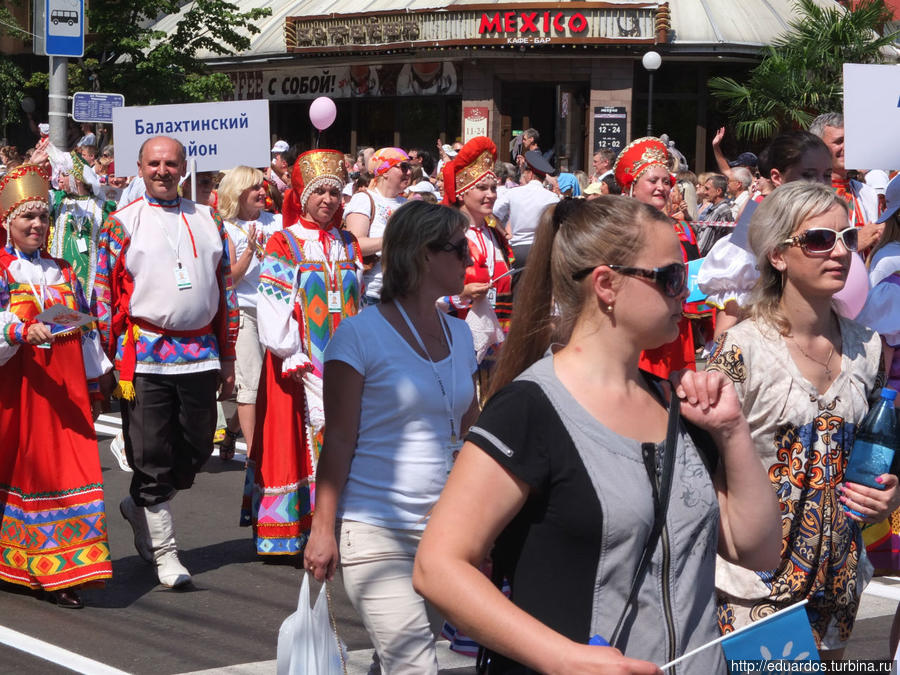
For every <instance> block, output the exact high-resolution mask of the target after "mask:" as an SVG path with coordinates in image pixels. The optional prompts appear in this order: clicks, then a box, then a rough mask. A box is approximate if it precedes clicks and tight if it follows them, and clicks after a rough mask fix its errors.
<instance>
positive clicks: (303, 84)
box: [227, 61, 460, 101]
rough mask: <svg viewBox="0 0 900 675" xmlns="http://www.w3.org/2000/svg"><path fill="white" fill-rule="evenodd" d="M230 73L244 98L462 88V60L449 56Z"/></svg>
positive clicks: (429, 93)
mask: <svg viewBox="0 0 900 675" xmlns="http://www.w3.org/2000/svg"><path fill="white" fill-rule="evenodd" d="M227 75H228V77H230V78H231V81H232V82H233V83H234V98H235V100H238V101H245V100H249V99H256V98H265V99H268V100H270V101H293V100H297V99H310V100H312V99H314V98H318V97H319V96H328V97H330V98H334V99H342V98H358V97H365V96H433V95H450V94H457V93H459V90H460V88H459V77H458V74H457V72H456V66H455V65H454V64H452V63H450V62H449V61H447V62H441V61H432V62H427V63H425V62H416V63H406V64H399V63H395V64H374V65H370V64H365V63H363V64H357V65H354V66H336V67H332V68H281V69H276V70H241V71H235V72H230V73H227Z"/></svg>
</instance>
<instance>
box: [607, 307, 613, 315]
mask: <svg viewBox="0 0 900 675" xmlns="http://www.w3.org/2000/svg"><path fill="white" fill-rule="evenodd" d="M612 311H613V306H612V305H607V306H606V313H607V314H612Z"/></svg>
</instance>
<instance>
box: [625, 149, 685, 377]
mask: <svg viewBox="0 0 900 675" xmlns="http://www.w3.org/2000/svg"><path fill="white" fill-rule="evenodd" d="M613 173H614V174H615V177H616V182H617V183H618V184H619V185H620V186H621V187H622V194H626V195H629V196H631V197H634V198H635V199H637V200H638V201H639V202H643V203H644V204H649V205H650V206H655V207H656V208H657V209H659V210H660V211H662V212H665V209H666V204H667V202H668V199H669V192H671V190H672V173H671V171H670V170H669V151H668V149H667V148H666V145H665V143H663V142H662V141H661V140H659V139H658V138H654V137H652V136H647V137H644V138H638V139H637V140H635V141H632V142H631V143H629V144H628V145H627V146H626V147H625V149H624V150H622V152H621V153H620V154H619V158H618V159H617V160H616V164H615V167H614V168H613ZM672 227H673V228H674V229H675V234H677V235H678V241H679V243H680V244H681V254H682V258H684V262H685V264H686V263H687V262H688V261H689V260H695V259H697V258H699V257H700V254H699V252H698V250H697V237H696V235H695V234H694V231H693V230H692V229H691V226H690V225H688V224H687V223H686V222H684V221H675V220H673V221H672ZM684 311H685V312H689V313H690V314H691V315H692V316H693V315H694V314H695V313H696V309H695V308H693V307H692V306H690V305H687V304H685V306H684ZM640 367H641V369H642V370H646V371H648V372H650V373H653V374H654V375H658V376H659V377H663V378H668V377H669V374H670V373H672V372H675V371H679V370H684V369H685V368H689V369H690V370H696V366H695V360H694V334H693V331H692V330H691V322H690V319H689V318H688V317H687V316H684V315H682V317H681V321H680V322H679V324H678V338H677V339H676V340H675V341H673V342H670V343H669V344H666V345H663V346H662V347H657V348H656V349H648V350H646V351H644V352H643V353H642V354H641V361H640Z"/></svg>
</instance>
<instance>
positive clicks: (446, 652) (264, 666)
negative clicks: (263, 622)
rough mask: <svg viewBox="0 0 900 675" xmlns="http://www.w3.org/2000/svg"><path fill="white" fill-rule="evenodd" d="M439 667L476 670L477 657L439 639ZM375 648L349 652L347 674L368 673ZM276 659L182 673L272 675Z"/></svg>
mask: <svg viewBox="0 0 900 675" xmlns="http://www.w3.org/2000/svg"><path fill="white" fill-rule="evenodd" d="M436 644H437V657H438V668H440V669H441V670H448V669H449V670H452V669H455V668H470V669H471V672H473V673H474V672H475V659H473V658H472V657H469V656H463V655H462V654H457V653H456V652H452V651H450V643H449V642H448V641H447V640H438V641H437V643H436ZM374 653H375V650H374V649H354V650H353V651H351V652H350V653H349V654H347V675H366V673H368V672H369V666H370V665H371V664H372V654H374ZM276 665H277V662H276V661H257V662H256V663H241V664H237V665H234V666H225V667H222V668H210V669H209V670H195V671H192V672H189V673H180V675H272V673H274V672H275V670H276Z"/></svg>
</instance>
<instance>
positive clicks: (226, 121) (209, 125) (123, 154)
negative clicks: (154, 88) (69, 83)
mask: <svg viewBox="0 0 900 675" xmlns="http://www.w3.org/2000/svg"><path fill="white" fill-rule="evenodd" d="M112 115H113V134H114V135H115V139H116V143H115V151H114V152H115V162H116V175H119V176H127V175H133V173H134V171H135V169H134V168H133V167H136V166H137V159H138V151H139V150H140V148H141V144H142V143H143V142H144V141H146V140H147V139H149V138H153V137H154V136H169V137H171V138H175V139H177V140H179V141H181V142H182V143H183V144H184V148H185V152H186V154H187V159H188V160H189V161H190V160H191V159H196V160H197V171H221V170H225V169H231V168H233V167H235V166H238V165H239V164H244V165H246V166H254V167H267V166H269V148H270V146H271V142H270V140H271V139H270V138H269V102H268V101H264V100H258V101H220V102H216V103H183V104H182V103H179V104H175V105H153V106H128V107H124V108H113V111H112Z"/></svg>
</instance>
